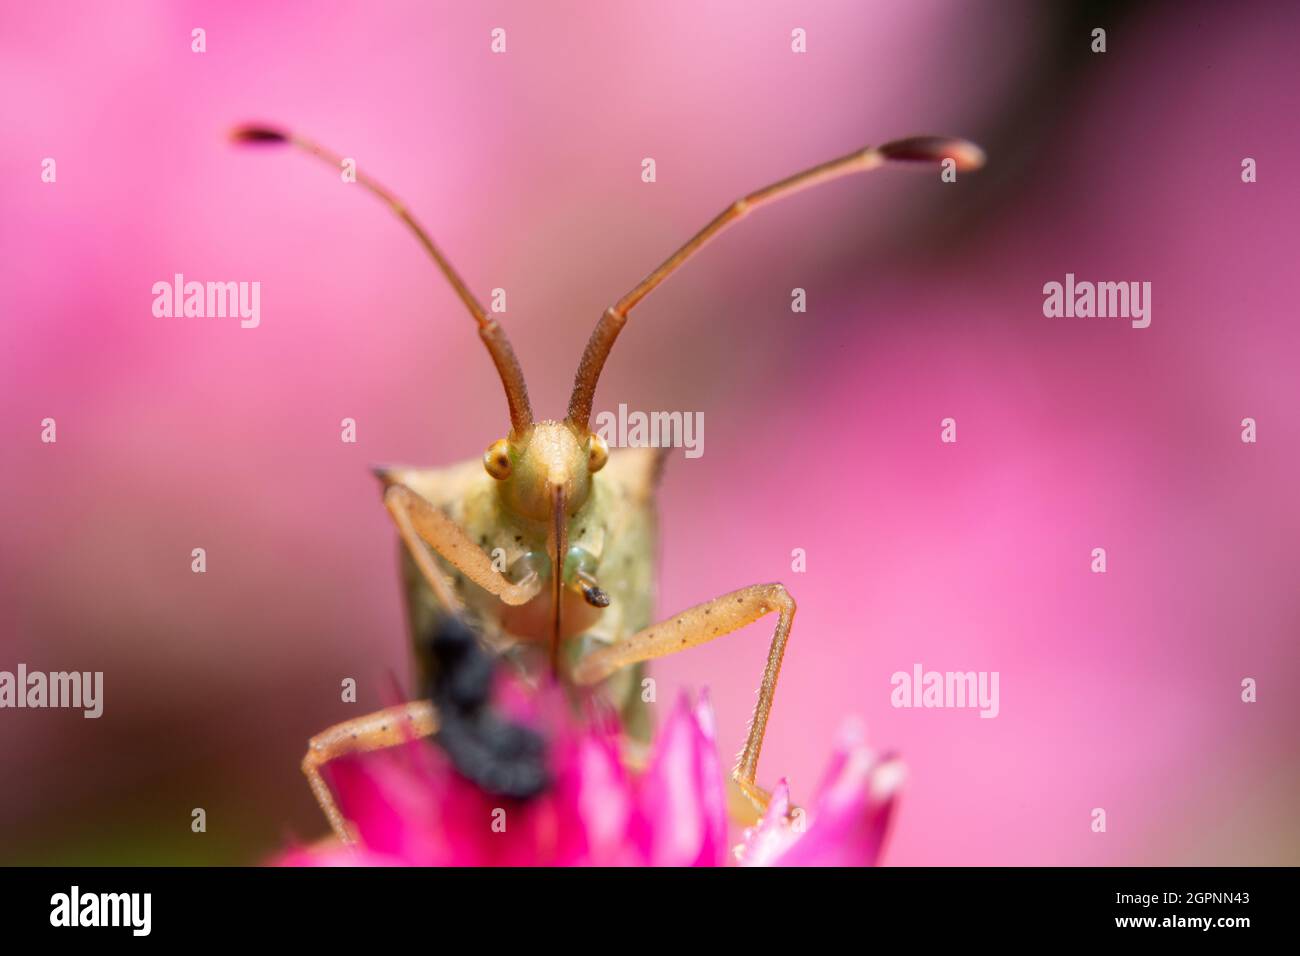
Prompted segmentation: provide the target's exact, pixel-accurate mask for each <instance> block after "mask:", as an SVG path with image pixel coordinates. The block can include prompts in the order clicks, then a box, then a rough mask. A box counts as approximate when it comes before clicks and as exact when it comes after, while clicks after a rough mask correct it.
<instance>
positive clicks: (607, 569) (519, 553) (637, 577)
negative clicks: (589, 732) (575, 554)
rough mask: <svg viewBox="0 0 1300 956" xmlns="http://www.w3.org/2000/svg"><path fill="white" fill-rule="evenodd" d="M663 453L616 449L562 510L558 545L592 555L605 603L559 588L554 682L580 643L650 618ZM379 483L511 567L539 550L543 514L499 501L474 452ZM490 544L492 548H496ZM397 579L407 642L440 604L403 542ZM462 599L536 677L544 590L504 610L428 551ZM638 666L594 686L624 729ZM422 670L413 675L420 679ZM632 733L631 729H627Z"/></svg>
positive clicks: (547, 620) (542, 656)
mask: <svg viewBox="0 0 1300 956" xmlns="http://www.w3.org/2000/svg"><path fill="white" fill-rule="evenodd" d="M662 460H663V457H662V455H661V454H660V452H659V450H657V449H651V448H627V449H618V450H615V451H613V452H612V453H611V454H610V457H609V462H608V464H607V465H606V466H605V467H604V468H603V469H601V470H600V471H599V472H598V473H596V474H594V475H592V476H591V490H590V494H589V495H588V497H587V499H586V501H585V502H583V504H582V505H581V506H580V507H579V508H578V509H577V510H576V511H575V512H573V513H572V514H571V515H569V516H568V544H569V546H570V547H575V546H576V547H580V548H582V549H583V550H585V551H587V552H589V553H590V554H591V555H592V556H593V557H594V558H595V559H596V561H597V565H596V571H595V573H596V576H597V578H598V580H599V581H600V585H601V587H602V588H603V589H604V590H605V591H606V593H608V595H609V597H610V603H609V606H608V607H605V608H596V607H592V606H590V605H589V604H588V603H587V602H586V601H584V600H583V598H582V596H581V595H580V594H579V593H577V592H575V591H573V590H568V589H566V590H565V591H564V596H563V601H564V604H563V606H562V617H561V619H562V621H563V622H564V625H563V628H562V631H561V638H562V646H561V654H560V659H561V667H560V669H559V676H560V679H561V680H567V679H568V673H569V669H568V666H567V665H568V664H571V663H572V662H574V661H576V660H578V659H579V658H581V657H582V656H583V655H584V654H586V653H587V652H588V651H589V650H592V649H594V648H596V647H600V646H603V645H608V644H611V643H613V642H614V641H616V640H618V639H619V638H622V637H626V636H628V635H630V634H633V633H635V632H636V631H638V630H640V629H642V628H644V627H646V626H648V625H649V624H650V623H651V620H652V616H653V613H654V597H655V560H656V556H657V518H656V513H655V500H654V491H655V484H656V480H657V477H658V472H659V469H660V468H661V467H662ZM380 474H381V477H382V478H383V479H384V480H385V481H386V482H400V483H402V484H404V485H406V486H407V487H408V488H410V489H411V490H412V491H414V492H415V493H416V494H418V495H420V496H421V497H422V498H424V499H425V500H426V501H428V502H429V503H430V504H431V505H433V506H434V507H435V508H437V509H439V510H440V511H442V512H443V513H444V514H446V515H447V516H448V517H450V518H451V519H452V520H453V521H455V522H457V523H458V524H459V525H460V526H461V527H462V528H464V529H465V532H466V533H467V534H468V535H469V537H470V538H471V539H472V540H473V541H474V542H475V543H476V544H477V545H478V546H479V547H481V548H482V549H483V552H484V553H485V554H488V555H492V554H493V553H494V552H496V554H497V555H498V557H499V556H500V555H501V554H504V566H505V567H512V566H513V565H514V564H515V562H516V561H517V560H519V559H520V558H522V557H523V556H524V555H525V554H526V553H528V552H545V551H546V547H547V532H548V527H549V522H548V521H539V520H534V519H530V518H527V517H524V516H521V515H520V514H519V513H518V512H517V511H515V510H512V509H511V508H509V507H507V506H506V504H505V501H504V500H503V495H502V487H501V484H500V483H499V482H497V481H495V480H494V479H493V478H492V477H490V476H489V475H488V474H487V473H486V472H485V471H484V469H483V462H482V461H481V460H480V459H472V460H470V461H465V462H460V463H458V464H454V465H449V466H446V467H442V468H428V469H420V468H400V467H397V468H388V469H382V470H381V472H380ZM497 549H500V551H497ZM401 555H402V572H403V582H404V588H405V592H406V602H407V609H408V619H409V622H410V627H411V633H412V638H413V640H416V641H418V640H419V639H420V636H421V635H424V634H427V633H428V632H429V629H430V628H431V627H432V626H433V622H434V620H435V619H436V617H437V616H439V615H440V614H442V613H443V612H444V611H445V608H442V607H441V606H440V604H439V602H438V600H437V598H436V596H435V595H434V593H433V591H432V589H431V588H430V587H429V586H428V584H427V583H426V581H425V580H424V578H423V576H422V575H421V574H420V572H419V570H418V568H417V567H416V565H415V562H414V561H413V560H412V558H411V556H410V554H409V553H408V552H407V551H406V549H405V548H402V550H401ZM434 557H435V560H436V562H437V564H438V567H439V568H441V569H442V571H443V572H444V573H445V574H446V575H447V577H448V579H449V580H450V581H451V582H452V585H453V587H454V589H455V591H456V594H457V596H458V597H459V598H460V600H461V601H462V602H463V603H464V606H465V614H466V617H467V618H468V620H469V621H470V623H471V624H472V626H473V627H474V628H475V629H476V631H477V632H478V633H479V634H480V636H481V638H482V640H483V641H484V643H485V644H486V645H487V646H488V647H489V648H491V649H492V650H493V651H494V652H496V653H498V654H501V655H503V656H505V657H506V658H507V659H509V660H511V661H512V662H514V663H515V665H516V666H517V667H519V668H520V669H521V670H522V671H523V672H524V673H525V674H539V673H541V672H543V669H545V668H547V667H548V666H549V665H548V663H547V655H548V651H549V644H550V641H551V634H552V627H553V625H552V621H553V615H554V604H553V597H552V592H551V589H550V588H543V589H542V591H541V592H540V593H539V594H538V595H537V596H536V597H535V598H533V600H531V601H529V602H528V603H527V604H523V605H519V606H517V607H511V606H509V605H507V604H505V603H503V602H502V601H501V600H500V599H499V598H497V597H496V596H494V595H492V594H490V593H488V592H487V591H485V590H483V589H482V588H481V587H479V586H478V585H476V584H475V583H474V582H472V581H470V580H469V579H467V578H466V577H465V576H464V575H463V574H461V573H460V572H459V571H457V570H456V568H454V567H453V566H452V565H451V564H450V563H449V562H447V561H446V560H444V559H443V558H441V557H439V556H437V555H435V556H434ZM641 672H642V668H641V667H629V668H626V669H625V670H623V671H620V672H619V673H617V674H615V675H614V676H613V677H611V678H610V679H609V680H607V681H606V682H605V683H604V685H603V687H602V691H603V693H604V694H605V695H606V696H607V698H608V699H609V701H610V702H611V703H612V704H613V705H614V706H615V707H617V708H618V710H619V711H620V713H622V715H623V718H624V720H625V721H626V723H627V725H628V728H629V729H630V730H633V731H639V730H641V728H642V727H643V726H644V724H645V714H644V712H643V711H644V708H643V707H642V706H641V699H640V675H641ZM427 677H428V675H427V674H422V675H421V678H422V680H427ZM637 735H638V736H639V735H640V734H639V733H638V734H637Z"/></svg>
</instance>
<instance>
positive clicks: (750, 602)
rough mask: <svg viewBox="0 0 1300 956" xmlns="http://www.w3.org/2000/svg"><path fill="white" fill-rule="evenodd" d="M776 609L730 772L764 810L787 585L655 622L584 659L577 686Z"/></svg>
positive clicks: (788, 609)
mask: <svg viewBox="0 0 1300 956" xmlns="http://www.w3.org/2000/svg"><path fill="white" fill-rule="evenodd" d="M773 611H775V612H776V613H777V614H778V615H779V617H778V618H777V622H776V629H775V631H774V632H773V633H772V644H771V647H770V649H769V650H768V652H767V666H766V667H765V668H764V669H763V681H762V683H761V684H760V685H759V689H758V703H757V705H755V707H754V716H753V718H752V719H751V720H750V724H749V736H748V737H747V738H746V740H745V749H744V750H743V751H741V754H740V758H739V760H738V761H737V763H736V767H735V769H734V770H732V772H731V776H732V779H733V780H734V781H735V782H736V785H737V786H738V787H739V788H740V790H741V791H742V792H743V793H744V794H745V796H746V797H748V798H749V800H750V801H751V802H752V803H753V804H754V807H755V808H756V809H758V810H759V811H760V812H761V811H762V810H763V809H765V808H766V804H767V794H765V793H764V792H763V790H762V789H761V788H760V787H759V786H758V784H757V783H756V782H755V778H756V777H757V776H758V755H759V751H761V750H762V749H763V735H764V734H765V733H766V732H767V719H768V716H769V715H770V714H771V712H772V698H773V697H774V696H775V694H776V682H777V678H778V677H779V676H780V674H781V659H782V658H783V657H784V656H785V644H786V640H787V639H788V638H789V636H790V626H791V624H792V623H793V622H794V612H795V603H794V598H792V597H791V596H790V592H788V591H787V590H786V589H785V587H784V585H781V584H754V585H751V586H750V587H747V588H741V589H740V590H739V591H732V592H731V593H730V594H725V595H723V596H722V597H720V598H715V599H714V600H712V601H709V602H707V603H705V604H699V605H696V606H695V607H693V608H691V609H690V610H688V611H683V612H682V613H681V614H678V615H676V616H675V617H672V618H669V619H668V620H666V621H661V622H660V623H658V624H652V625H651V626H650V627H648V628H645V629H644V630H641V631H638V632H637V633H635V634H633V635H631V636H629V637H625V638H623V639H622V640H620V641H618V642H616V643H614V644H611V645H609V646H608V647H603V648H601V649H600V650H598V651H595V652H594V653H592V654H590V655H588V656H587V657H585V658H583V660H582V661H581V662H580V663H579V664H578V665H577V667H576V668H575V669H574V674H573V679H574V681H575V682H576V683H579V684H596V683H599V682H600V681H602V680H604V679H605V678H607V677H609V676H610V675H611V674H613V673H614V672H615V671H617V670H619V669H620V668H623V667H626V666H628V665H629V664H636V663H639V662H641V661H648V660H653V659H654V658H656V657H665V656H667V655H668V654H675V653H677V652H678V651H684V650H686V649H687V648H688V647H695V646H696V645H699V644H704V643H706V642H708V641H711V640H713V639H714V638H715V637H721V636H722V635H723V634H730V633H731V632H732V631H736V630H739V629H740V628H742V627H744V626H745V625H746V624H752V623H753V622H754V621H757V620H758V619H759V618H761V617H764V616H765V615H767V614H770V613H772V612H773Z"/></svg>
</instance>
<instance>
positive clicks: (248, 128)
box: [230, 124, 533, 435]
mask: <svg viewBox="0 0 1300 956" xmlns="http://www.w3.org/2000/svg"><path fill="white" fill-rule="evenodd" d="M230 138H231V139H232V140H234V141H235V142H236V143H253V144H257V143H266V144H279V143H288V144H289V145H291V146H296V147H298V148H299V149H301V150H302V151H303V152H306V153H310V154H311V155H312V156H315V157H316V158H317V159H320V160H321V161H322V162H324V163H326V164H327V165H329V166H332V167H333V168H334V169H338V168H339V167H340V166H341V165H342V163H343V157H341V156H339V155H338V154H337V153H335V152H332V151H331V150H328V149H326V148H325V147H323V146H321V145H320V144H319V143H317V142H315V141H314V140H310V139H308V138H307V137H305V136H298V135H296V134H294V133H289V132H286V131H284V130H280V129H276V128H275V127H272V126H261V125H256V124H251V125H245V126H239V127H236V128H235V129H234V130H232V131H231V134H230ZM356 176H357V182H358V183H360V184H361V185H362V186H363V187H365V188H366V189H367V190H369V191H370V192H371V193H373V194H374V195H376V196H378V197H379V198H380V199H382V200H383V201H384V202H385V203H386V204H387V205H388V207H389V208H390V209H391V210H392V211H393V212H394V213H395V214H396V215H397V217H398V218H399V219H401V220H402V222H403V223H405V224H406V227H407V228H408V229H410V230H411V232H412V233H414V234H415V238H416V239H418V240H419V241H420V245H422V246H424V249H425V251H426V252H428V253H429V256H430V257H431V258H432V259H433V261H434V262H435V263H436V264H437V266H438V270H439V271H440V272H441V273H442V274H443V276H444V277H445V278H446V280H447V281H448V282H449V283H451V287H452V288H453V289H455V290H456V295H458V296H459V297H460V300H461V301H462V302H464V303H465V307H466V308H467V309H469V313H470V315H472V316H473V317H474V321H475V322H476V323H477V324H478V334H479V337H480V338H481V339H482V340H483V344H484V345H486V346H487V350H488V353H489V354H490V355H491V356H492V364H493V365H495V366H496V369H497V374H498V375H500V376H501V385H502V386H503V387H504V388H505V392H506V403H507V404H508V405H509V407H510V428H511V433H512V434H515V435H517V434H520V433H522V432H523V431H524V430H526V429H527V428H528V426H529V425H531V424H532V422H533V409H532V406H531V405H530V404H529V402H528V386H527V385H526V384H525V383H524V373H523V369H522V368H520V365H519V359H518V358H516V356H515V352H514V349H512V348H511V347H510V340H509V339H507V338H506V333H505V330H504V329H502V328H501V326H500V324H498V322H497V321H496V319H493V318H491V317H489V316H488V314H487V313H486V312H485V311H484V309H483V306H482V305H481V304H479V301H478V300H477V299H476V298H474V294H473V293H472V292H470V291H469V286H467V285H465V281H464V280H463V279H461V277H460V275H459V273H457V272H456V270H455V269H454V268H453V267H452V265H451V262H450V261H449V260H448V259H447V257H446V256H445V255H443V254H442V250H441V249H439V248H438V247H437V245H436V244H435V243H434V241H433V238H432V237H431V236H430V235H429V233H428V232H426V231H425V229H424V227H423V226H421V225H420V223H419V222H418V221H417V220H416V218H415V217H414V216H413V215H411V213H410V211H409V210H408V209H407V208H406V205H405V204H404V203H403V202H402V201H401V200H400V199H398V198H397V197H396V196H395V195H393V193H391V192H390V191H389V190H388V189H387V188H386V187H384V186H383V185H382V184H381V183H379V182H378V181H377V180H375V179H373V178H371V177H370V176H368V175H366V174H365V173H363V172H361V171H360V170H358V171H357V174H356Z"/></svg>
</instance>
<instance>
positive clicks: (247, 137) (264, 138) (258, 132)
mask: <svg viewBox="0 0 1300 956" xmlns="http://www.w3.org/2000/svg"><path fill="white" fill-rule="evenodd" d="M230 138H231V140H232V141H234V142H236V143H287V142H289V134H288V133H285V132H284V131H282V130H278V129H275V128H274V127H271V126H257V125H254V124H248V125H245V126H236V127H235V128H234V129H232V130H231V131H230Z"/></svg>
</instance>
